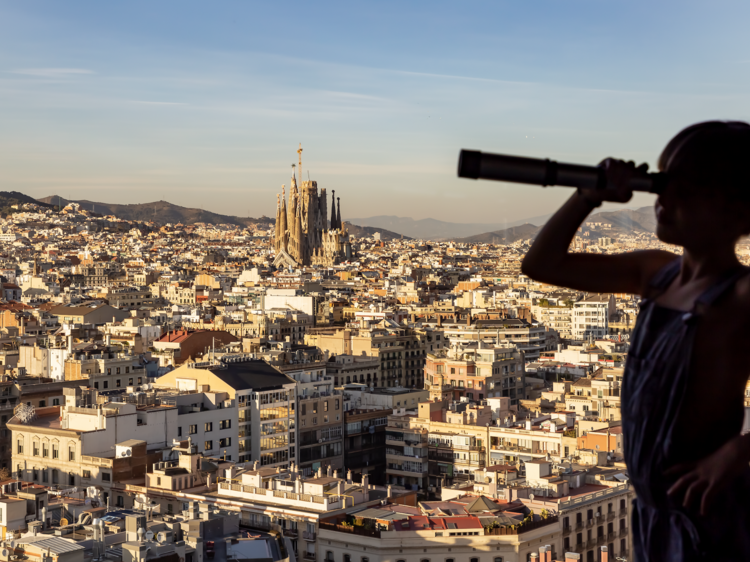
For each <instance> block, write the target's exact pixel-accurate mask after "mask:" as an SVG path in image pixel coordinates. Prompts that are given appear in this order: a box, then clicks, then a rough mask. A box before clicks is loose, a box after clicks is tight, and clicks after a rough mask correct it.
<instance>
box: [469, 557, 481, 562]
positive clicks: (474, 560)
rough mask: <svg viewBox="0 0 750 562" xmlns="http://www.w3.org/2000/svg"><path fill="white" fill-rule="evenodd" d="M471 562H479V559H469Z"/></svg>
mask: <svg viewBox="0 0 750 562" xmlns="http://www.w3.org/2000/svg"><path fill="white" fill-rule="evenodd" d="M469 562H479V558H469Z"/></svg>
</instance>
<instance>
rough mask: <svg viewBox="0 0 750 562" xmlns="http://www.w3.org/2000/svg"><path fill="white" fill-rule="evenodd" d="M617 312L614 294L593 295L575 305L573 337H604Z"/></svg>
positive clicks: (582, 338)
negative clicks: (611, 318)
mask: <svg viewBox="0 0 750 562" xmlns="http://www.w3.org/2000/svg"><path fill="white" fill-rule="evenodd" d="M614 313H615V297H614V296H613V295H593V296H590V297H586V298H584V299H582V300H580V301H578V302H577V303H575V304H574V305H573V329H572V335H573V339H577V340H586V339H589V338H594V339H596V338H604V337H606V335H607V331H608V328H609V319H610V317H611V316H612V315H613V314H614Z"/></svg>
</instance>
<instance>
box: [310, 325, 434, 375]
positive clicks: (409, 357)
mask: <svg viewBox="0 0 750 562" xmlns="http://www.w3.org/2000/svg"><path fill="white" fill-rule="evenodd" d="M305 343H307V344H308V345H314V346H317V347H319V348H320V349H322V350H324V351H328V352H329V353H330V354H336V355H355V356H362V355H365V356H369V357H377V358H378V359H379V362H380V372H379V373H377V372H376V371H373V372H372V373H373V376H372V384H371V386H373V387H392V386H401V387H406V388H422V387H423V385H424V362H425V359H426V357H427V353H428V352H430V351H436V350H438V349H442V348H443V347H444V346H445V344H446V343H447V342H446V341H445V338H444V336H443V333H442V330H440V329H438V328H415V327H409V326H402V325H399V324H396V323H395V322H393V321H391V320H383V321H382V322H380V323H378V324H369V323H368V322H366V321H363V322H362V323H361V325H360V326H359V327H356V328H344V329H329V328H319V329H315V330H311V333H309V334H307V335H306V337H305ZM376 375H377V378H376Z"/></svg>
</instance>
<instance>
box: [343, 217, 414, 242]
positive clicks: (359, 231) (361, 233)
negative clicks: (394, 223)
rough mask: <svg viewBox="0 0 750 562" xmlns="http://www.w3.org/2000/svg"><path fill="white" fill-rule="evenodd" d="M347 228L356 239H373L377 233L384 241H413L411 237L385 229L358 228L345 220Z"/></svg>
mask: <svg viewBox="0 0 750 562" xmlns="http://www.w3.org/2000/svg"><path fill="white" fill-rule="evenodd" d="M344 222H345V223H346V228H347V230H349V233H350V234H351V235H352V236H355V237H356V238H372V236H373V235H374V234H375V233H376V232H379V233H380V239H381V240H383V241H387V240H399V239H401V238H403V239H404V240H411V238H410V237H409V236H402V235H401V234H398V233H397V232H391V231H390V230H385V229H384V228H374V227H372V226H358V225H356V224H352V223H350V222H349V221H347V220H345V221H344Z"/></svg>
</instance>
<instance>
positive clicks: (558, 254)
mask: <svg viewBox="0 0 750 562" xmlns="http://www.w3.org/2000/svg"><path fill="white" fill-rule="evenodd" d="M604 167H605V168H606V169H607V175H608V178H609V181H610V183H611V184H612V185H613V188H612V189H608V190H606V191H605V192H604V193H600V192H584V193H580V192H576V193H575V194H573V196H572V197H571V198H570V199H568V201H567V202H566V203H565V204H564V205H563V206H562V207H561V208H560V210H558V211H557V213H555V214H554V215H553V216H552V218H551V219H550V220H549V221H547V224H545V225H544V228H542V230H541V231H540V232H539V234H538V235H537V237H536V240H535V241H534V244H533V245H532V246H531V249H530V250H529V252H528V253H527V254H526V257H525V258H524V260H523V263H522V264H521V271H522V272H523V273H524V274H526V275H528V276H529V277H531V278H533V279H536V280H537V281H542V282H544V283H550V284H552V285H559V286H562V287H570V288H572V289H577V290H579V291H589V292H596V293H632V294H643V293H644V291H645V289H646V287H647V285H648V282H649V280H650V279H651V277H652V276H653V275H654V274H655V273H656V272H657V271H659V269H661V268H662V267H664V265H666V264H667V263H669V262H670V261H672V260H673V259H675V255H674V254H672V253H670V252H664V251H660V250H642V251H637V252H628V253H624V254H619V255H614V256H602V255H596V254H574V253H570V252H569V251H568V248H569V247H570V243H571V241H572V240H573V238H574V237H575V234H576V231H577V230H578V227H580V226H581V224H582V223H583V221H584V220H585V219H586V217H587V216H588V215H589V213H590V212H591V211H592V210H593V209H594V208H595V207H596V206H598V203H600V202H601V201H604V200H607V201H621V202H625V201H628V200H629V199H630V197H631V195H632V192H630V191H629V190H628V189H627V187H624V186H627V184H628V181H629V179H630V177H632V175H633V174H636V173H638V170H637V169H636V168H635V166H633V165H632V163H631V164H626V163H625V162H619V161H612V160H605V162H604Z"/></svg>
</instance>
